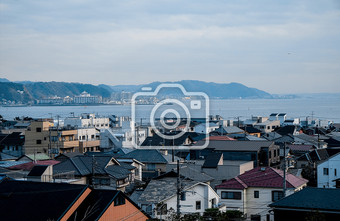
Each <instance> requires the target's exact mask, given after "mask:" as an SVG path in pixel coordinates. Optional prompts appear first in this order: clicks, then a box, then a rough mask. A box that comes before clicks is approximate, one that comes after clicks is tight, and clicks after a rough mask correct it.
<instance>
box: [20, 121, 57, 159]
mask: <svg viewBox="0 0 340 221" xmlns="http://www.w3.org/2000/svg"><path fill="white" fill-rule="evenodd" d="M50 127H53V121H52V120H50V119H39V120H35V121H32V122H31V124H30V126H29V127H28V128H27V130H26V131H25V145H24V154H34V153H48V149H49V128H50Z"/></svg>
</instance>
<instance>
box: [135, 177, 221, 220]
mask: <svg viewBox="0 0 340 221" xmlns="http://www.w3.org/2000/svg"><path fill="white" fill-rule="evenodd" d="M176 184H177V178H176V177H165V178H161V179H154V180H151V181H150V183H149V184H148V186H147V187H146V188H145V190H144V191H143V193H142V194H141V195H140V197H139V198H138V199H137V200H136V202H137V203H138V205H139V206H140V207H141V208H142V209H143V210H144V211H146V212H147V213H149V214H150V215H151V216H152V217H156V218H163V219H164V220H166V216H169V215H170V214H171V212H176V211H177V194H176V193H177V185H176ZM181 192H182V193H181V200H180V212H181V214H188V213H200V214H201V215H202V214H203V213H204V211H205V210H206V209H208V208H215V207H217V205H218V204H219V196H218V195H217V193H216V192H215V191H214V190H213V189H212V188H211V187H210V186H209V185H208V184H206V183H202V182H198V181H192V180H182V182H181Z"/></svg>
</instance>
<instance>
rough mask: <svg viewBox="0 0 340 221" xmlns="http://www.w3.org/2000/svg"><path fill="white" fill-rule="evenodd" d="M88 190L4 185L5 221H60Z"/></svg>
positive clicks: (0, 187)
mask: <svg viewBox="0 0 340 221" xmlns="http://www.w3.org/2000/svg"><path fill="white" fill-rule="evenodd" d="M87 189H88V186H87V185H78V184H77V185H75V184H74V185H73V184H65V183H40V182H29V181H14V180H5V181H2V182H0V196H1V197H0V211H1V220H27V219H29V220H37V221H39V220H44V221H46V220H59V219H60V218H61V217H62V216H63V214H64V213H66V212H67V211H68V210H69V208H70V206H72V205H73V204H74V202H75V201H76V200H77V199H79V197H80V196H81V195H82V194H83V193H84V192H85V190H87Z"/></svg>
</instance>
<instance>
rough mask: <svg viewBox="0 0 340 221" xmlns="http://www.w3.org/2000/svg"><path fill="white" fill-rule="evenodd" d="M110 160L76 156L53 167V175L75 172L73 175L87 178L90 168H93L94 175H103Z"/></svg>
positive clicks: (109, 158)
mask: <svg viewBox="0 0 340 221" xmlns="http://www.w3.org/2000/svg"><path fill="white" fill-rule="evenodd" d="M112 159H113V158H112V157H111V156H95V157H92V156H76V157H73V158H70V159H69V160H66V161H64V162H61V163H60V164H58V165H56V166H54V167H53V173H55V174H58V173H65V172H69V171H75V175H78V176H87V175H89V174H91V173H92V168H94V173H95V174H105V173H106V171H105V170H104V169H105V167H106V166H107V165H108V164H109V162H110V161H111V160H112ZM93 163H94V165H93Z"/></svg>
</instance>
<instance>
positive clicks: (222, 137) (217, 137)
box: [203, 136, 235, 140]
mask: <svg viewBox="0 0 340 221" xmlns="http://www.w3.org/2000/svg"><path fill="white" fill-rule="evenodd" d="M206 139H207V138H204V139H203V140H206ZM209 140H235V139H234V138H231V137H227V136H210V137H209Z"/></svg>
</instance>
